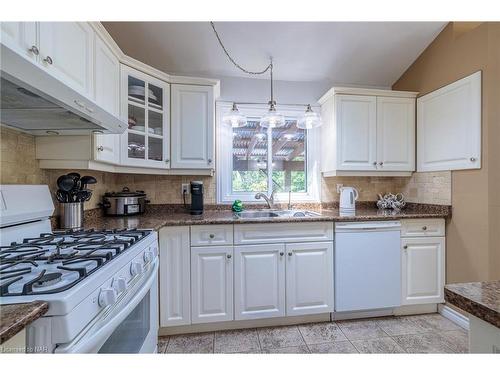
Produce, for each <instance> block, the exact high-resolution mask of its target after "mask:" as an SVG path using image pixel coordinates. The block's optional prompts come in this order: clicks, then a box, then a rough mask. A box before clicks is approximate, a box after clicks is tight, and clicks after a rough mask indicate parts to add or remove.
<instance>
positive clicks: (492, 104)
mask: <svg viewBox="0 0 500 375" xmlns="http://www.w3.org/2000/svg"><path fill="white" fill-rule="evenodd" d="M499 36H500V24H499V23H480V24H479V23H469V24H465V23H450V24H449V25H448V26H447V27H446V28H445V29H444V30H443V31H442V32H441V33H440V34H439V35H438V37H437V38H436V39H435V40H434V41H433V42H432V43H431V45H429V47H428V48H427V49H426V50H425V51H424V52H423V53H422V54H421V55H420V56H419V58H418V59H417V60H416V61H415V62H414V63H413V64H412V65H411V66H410V67H409V68H408V70H407V71H406V72H405V73H404V74H403V75H402V76H401V77H400V78H399V79H398V80H397V81H396V82H395V83H394V85H393V89H396V90H412V91H419V92H420V95H423V94H426V93H428V92H430V91H433V90H436V89H437V88H439V87H442V86H444V85H447V84H449V83H451V82H453V81H456V80H457V79H460V78H462V77H464V76H467V75H469V74H471V73H474V72H476V71H478V70H482V71H483V89H482V95H483V104H482V135H483V143H482V151H483V154H482V165H483V167H482V169H480V170H468V171H453V172H452V174H451V185H452V186H451V191H452V205H453V217H452V219H451V221H450V223H449V224H448V226H447V262H446V269H447V282H460V281H476V280H488V279H499V278H500V255H499V252H500V247H499V245H498V244H499V243H500V242H499V241H500V237H499V235H500V234H499V233H500V213H499V209H500V194H499V193H500V178H499V177H500V161H499V160H500V129H499V110H500V109H499V108H500V100H499V90H500V89H499V86H500V70H499V61H500V37H499Z"/></svg>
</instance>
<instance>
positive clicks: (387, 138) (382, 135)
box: [376, 97, 415, 171]
mask: <svg viewBox="0 0 500 375" xmlns="http://www.w3.org/2000/svg"><path fill="white" fill-rule="evenodd" d="M376 160H377V169H379V170H383V171H413V170H415V99H413V98H393V97H377V159H376Z"/></svg>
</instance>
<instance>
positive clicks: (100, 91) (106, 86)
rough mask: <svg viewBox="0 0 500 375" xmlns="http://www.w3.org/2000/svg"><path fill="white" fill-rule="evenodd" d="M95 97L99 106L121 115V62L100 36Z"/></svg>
mask: <svg viewBox="0 0 500 375" xmlns="http://www.w3.org/2000/svg"><path fill="white" fill-rule="evenodd" d="M94 95H95V101H96V103H97V104H99V105H100V106H101V107H103V108H104V109H106V110H107V111H108V112H110V113H112V114H113V115H115V116H119V115H120V62H119V60H118V57H116V55H115V54H114V53H113V52H112V50H111V49H110V48H109V47H108V46H107V45H106V43H105V42H104V41H103V40H102V39H101V38H100V37H99V36H98V35H95V43H94Z"/></svg>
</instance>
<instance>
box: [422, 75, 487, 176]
mask: <svg viewBox="0 0 500 375" xmlns="http://www.w3.org/2000/svg"><path fill="white" fill-rule="evenodd" d="M417 134H418V139H417V144H418V150H417V161H418V163H417V164H418V165H417V170H418V171H419V172H425V171H443V170H455V169H479V168H481V72H476V73H474V74H472V75H470V76H468V77H465V78H463V79H461V80H459V81H456V82H454V83H452V84H449V85H447V86H445V87H442V88H440V89H439V90H436V91H433V92H431V93H430V94H427V95H424V96H422V97H420V98H418V99H417Z"/></svg>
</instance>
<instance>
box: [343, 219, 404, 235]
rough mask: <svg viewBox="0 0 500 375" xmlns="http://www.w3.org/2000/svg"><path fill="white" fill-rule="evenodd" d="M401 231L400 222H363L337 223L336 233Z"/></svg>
mask: <svg viewBox="0 0 500 375" xmlns="http://www.w3.org/2000/svg"><path fill="white" fill-rule="evenodd" d="M396 230H397V231H399V230H401V222H400V221H362V222H346V223H335V233H343V232H360V231H377V232H380V231H396Z"/></svg>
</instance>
